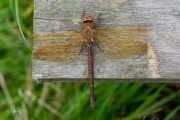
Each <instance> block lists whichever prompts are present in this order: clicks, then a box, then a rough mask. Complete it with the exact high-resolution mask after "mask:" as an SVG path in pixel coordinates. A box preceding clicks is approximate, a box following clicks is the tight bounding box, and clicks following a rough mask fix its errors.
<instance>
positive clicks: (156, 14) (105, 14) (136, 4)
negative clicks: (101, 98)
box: [32, 0, 180, 82]
mask: <svg viewBox="0 0 180 120" xmlns="http://www.w3.org/2000/svg"><path fill="white" fill-rule="evenodd" d="M179 6H180V2H179V0H171V1H169V0H158V1H156V0H98V1H96V0H86V1H84V0H73V1H72V0H48V1H47V0H36V1H35V8H34V34H45V33H53V34H55V33H59V32H62V31H68V30H81V28H82V24H81V23H80V17H81V14H82V12H83V9H85V12H86V13H88V14H91V15H92V16H95V17H97V16H98V14H99V13H101V14H102V15H101V21H100V23H98V25H97V28H118V29H121V28H129V27H135V26H143V27H144V28H146V29H147V30H148V31H149V35H148V36H147V37H146V38H143V39H142V40H141V41H143V42H145V43H147V45H148V51H147V53H146V54H143V55H137V56H133V57H129V58H126V59H117V60H111V59H104V58H100V57H98V56H97V57H96V58H95V68H94V72H95V81H99V82H101V81H102V82H180V39H179V38H180V29H179V28H180V24H179V23H180V8H179ZM51 42H52V41H34V48H33V49H34V51H35V50H36V49H37V48H39V47H42V46H44V45H48V44H50V43H51ZM87 73H88V72H87V56H86V55H84V56H83V57H81V58H80V59H78V60H76V61H74V62H71V63H61V62H46V61H40V60H37V59H33V61H32V78H33V79H34V80H35V81H49V82H50V81H53V82H57V81H61V82H69V81H70V82H84V81H85V82H87V81H88V79H87V78H88V74H87Z"/></svg>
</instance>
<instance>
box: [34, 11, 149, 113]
mask: <svg viewBox="0 0 180 120" xmlns="http://www.w3.org/2000/svg"><path fill="white" fill-rule="evenodd" d="M100 15H101V14H99V16H98V18H97V21H95V20H94V18H93V17H91V15H89V14H87V15H84V12H83V14H82V16H81V20H82V23H83V27H82V30H81V31H75V30H72V31H66V32H60V33H57V34H35V35H34V36H33V39H34V41H36V44H37V45H36V46H38V45H39V47H38V48H37V49H35V50H34V53H33V58H35V59H37V60H41V61H48V62H64V63H67V62H68V61H73V60H75V59H78V57H80V56H81V53H82V51H85V50H86V52H87V54H88V55H87V56H88V75H89V84H90V107H91V110H94V108H95V103H94V66H93V54H94V53H95V52H96V51H94V48H95V47H96V48H97V49H96V50H98V51H99V52H97V55H98V56H101V57H104V58H106V59H126V58H129V57H132V56H136V55H141V54H144V53H146V51H147V44H146V42H144V41H142V39H143V38H145V37H146V36H147V35H148V30H147V29H146V28H144V27H141V26H137V27H131V28H123V29H111V28H101V29H100V28H96V24H97V23H98V22H99V21H100ZM42 41H43V42H44V44H47V45H44V46H40V44H41V43H42ZM46 42H47V43H46ZM50 43H51V44H50ZM85 48H86V49H85Z"/></svg>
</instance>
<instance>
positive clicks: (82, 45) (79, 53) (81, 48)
mask: <svg viewBox="0 0 180 120" xmlns="http://www.w3.org/2000/svg"><path fill="white" fill-rule="evenodd" d="M84 45H85V42H83V45H82V47H81V50H80V51H79V55H80V53H81V52H82V50H83V48H84Z"/></svg>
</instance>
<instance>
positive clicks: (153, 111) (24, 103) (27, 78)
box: [0, 0, 180, 120]
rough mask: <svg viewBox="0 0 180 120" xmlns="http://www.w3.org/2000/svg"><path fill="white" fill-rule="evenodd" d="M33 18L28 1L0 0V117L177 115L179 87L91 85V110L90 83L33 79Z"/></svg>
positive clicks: (94, 119) (53, 119) (106, 119)
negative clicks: (92, 100) (29, 41)
mask: <svg viewBox="0 0 180 120" xmlns="http://www.w3.org/2000/svg"><path fill="white" fill-rule="evenodd" d="M32 21H33V2H32V1H19V2H18V0H15V1H13V0H9V1H7V0H4V1H1V2H0V86H1V91H0V120H13V119H14V120H133V119H134V120H135V119H138V118H139V120H140V119H141V120H142V119H143V117H145V118H146V119H145V120H152V119H153V118H154V120H155V119H156V120H157V118H159V120H179V119H180V112H179V111H180V90H175V89H173V88H172V87H171V86H169V84H158V83H157V84H155V83H153V84H152V83H151V84H148V83H95V111H93V112H92V111H90V106H89V84H88V83H35V82H33V81H32V80H31V54H32V52H31V50H30V48H29V46H28V45H27V41H26V39H25V38H28V37H29V36H31V35H32ZM14 109H15V111H14Z"/></svg>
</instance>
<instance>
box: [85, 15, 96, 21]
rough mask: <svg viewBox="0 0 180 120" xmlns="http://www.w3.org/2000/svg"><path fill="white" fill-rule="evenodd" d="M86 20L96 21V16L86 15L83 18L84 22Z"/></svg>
mask: <svg viewBox="0 0 180 120" xmlns="http://www.w3.org/2000/svg"><path fill="white" fill-rule="evenodd" d="M86 22H94V18H92V17H91V15H85V16H84V19H83V20H82V23H86Z"/></svg>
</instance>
